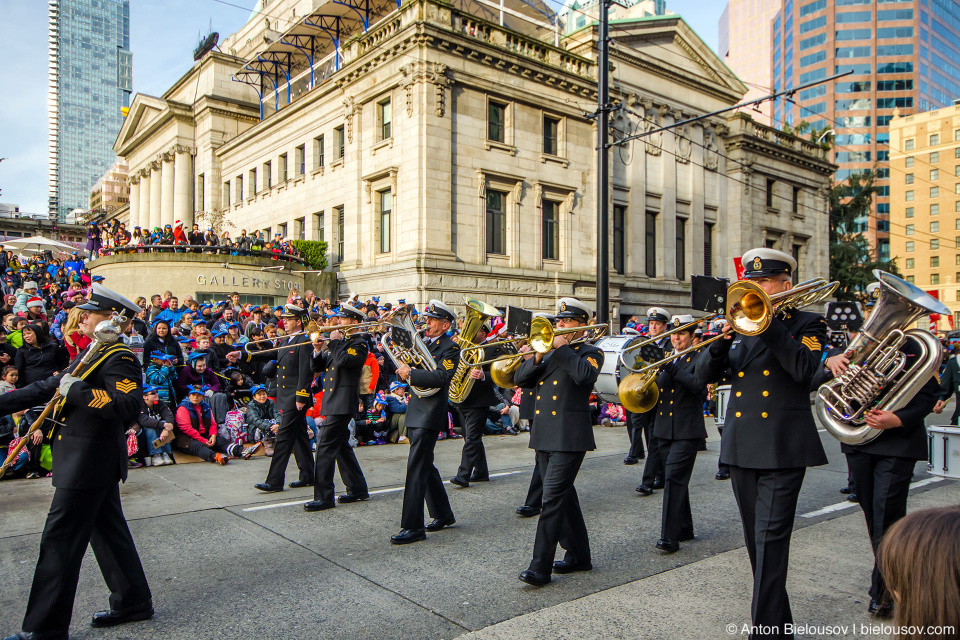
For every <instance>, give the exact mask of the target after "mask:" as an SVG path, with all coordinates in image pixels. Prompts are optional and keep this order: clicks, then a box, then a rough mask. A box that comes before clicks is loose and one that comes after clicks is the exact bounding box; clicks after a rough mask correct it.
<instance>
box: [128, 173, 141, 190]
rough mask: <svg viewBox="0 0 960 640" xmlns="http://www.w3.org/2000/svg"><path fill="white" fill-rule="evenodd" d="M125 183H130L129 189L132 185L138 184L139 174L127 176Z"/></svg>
mask: <svg viewBox="0 0 960 640" xmlns="http://www.w3.org/2000/svg"><path fill="white" fill-rule="evenodd" d="M127 182H129V183H130V186H131V187H132V186H133V185H135V184H140V174H139V173H133V174H130V175H128V176H127Z"/></svg>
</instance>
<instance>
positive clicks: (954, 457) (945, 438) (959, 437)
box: [927, 426, 960, 478]
mask: <svg viewBox="0 0 960 640" xmlns="http://www.w3.org/2000/svg"><path fill="white" fill-rule="evenodd" d="M927 437H928V438H929V440H930V462H929V463H928V464H927V468H928V470H929V471H930V474H931V475H935V476H942V477H944V478H960V427H953V426H935V427H927Z"/></svg>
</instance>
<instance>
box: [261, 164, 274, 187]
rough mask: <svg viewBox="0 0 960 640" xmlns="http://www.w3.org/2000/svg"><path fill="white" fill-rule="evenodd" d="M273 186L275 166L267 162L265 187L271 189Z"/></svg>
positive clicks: (264, 171)
mask: <svg viewBox="0 0 960 640" xmlns="http://www.w3.org/2000/svg"><path fill="white" fill-rule="evenodd" d="M272 186H273V164H272V163H271V162H270V161H269V160H267V161H266V162H264V163H263V187H264V188H265V189H269V188H271V187H272Z"/></svg>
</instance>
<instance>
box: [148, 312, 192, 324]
mask: <svg viewBox="0 0 960 640" xmlns="http://www.w3.org/2000/svg"><path fill="white" fill-rule="evenodd" d="M189 310H190V309H189V308H181V309H177V310H176V311H174V310H173V309H164V310H163V311H161V312H160V313H158V314H157V317H156V318H154V319H155V320H166V321H167V322H169V323H170V326H171V327H172V326H173V325H175V324H180V318H182V317H183V314H185V313H186V312H187V311H189Z"/></svg>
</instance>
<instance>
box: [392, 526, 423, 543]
mask: <svg viewBox="0 0 960 640" xmlns="http://www.w3.org/2000/svg"><path fill="white" fill-rule="evenodd" d="M426 539H427V532H426V531H424V530H423V529H400V533H397V534H394V535H392V536H390V542H392V543H393V544H410V543H411V542H419V541H420V540H426Z"/></svg>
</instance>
